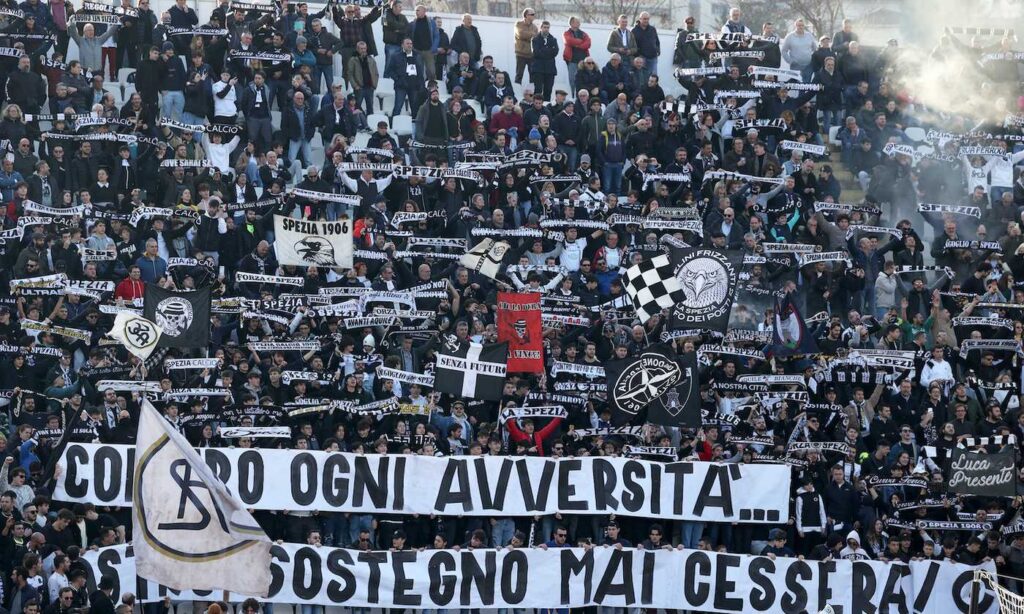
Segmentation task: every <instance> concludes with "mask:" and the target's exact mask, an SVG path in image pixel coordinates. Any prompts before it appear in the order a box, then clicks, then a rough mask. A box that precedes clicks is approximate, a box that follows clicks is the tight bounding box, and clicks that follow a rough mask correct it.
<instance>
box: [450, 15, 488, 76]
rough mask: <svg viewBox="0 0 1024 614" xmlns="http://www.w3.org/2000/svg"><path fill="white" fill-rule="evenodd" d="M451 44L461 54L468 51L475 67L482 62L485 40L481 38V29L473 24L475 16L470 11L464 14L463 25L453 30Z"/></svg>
mask: <svg viewBox="0 0 1024 614" xmlns="http://www.w3.org/2000/svg"><path fill="white" fill-rule="evenodd" d="M451 46H452V49H453V50H454V51H455V52H456V53H458V54H459V55H462V54H463V53H468V54H469V65H470V66H472V67H473V68H474V69H475V68H476V65H477V64H479V63H480V56H481V53H482V50H483V42H482V41H481V40H480V31H479V30H477V29H476V26H474V25H473V16H472V15H470V14H469V13H466V14H465V15H463V16H462V25H460V26H458V27H457V28H455V31H454V32H452V40H451Z"/></svg>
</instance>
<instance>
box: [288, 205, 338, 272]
mask: <svg viewBox="0 0 1024 614" xmlns="http://www.w3.org/2000/svg"><path fill="white" fill-rule="evenodd" d="M274 251H275V253H276V254H277V261H278V262H279V263H281V264H291V265H295V266H301V267H308V266H324V267H330V268H342V269H350V268H352V222H351V220H349V219H348V218H347V217H342V218H341V219H339V220H335V221H333V222H328V221H319V222H317V221H312V220H297V219H295V218H291V217H286V216H283V215H275V216H274Z"/></svg>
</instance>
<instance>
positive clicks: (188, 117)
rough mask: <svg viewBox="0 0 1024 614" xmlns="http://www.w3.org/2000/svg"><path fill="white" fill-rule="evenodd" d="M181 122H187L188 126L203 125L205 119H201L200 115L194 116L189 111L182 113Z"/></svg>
mask: <svg viewBox="0 0 1024 614" xmlns="http://www.w3.org/2000/svg"><path fill="white" fill-rule="evenodd" d="M181 121H183V122H185V123H186V124H192V125H202V123H203V118H202V117H199V116H198V115H192V114H191V113H189V112H188V111H182V112H181Z"/></svg>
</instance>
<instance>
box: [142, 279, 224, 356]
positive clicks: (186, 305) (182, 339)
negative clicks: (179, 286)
mask: <svg viewBox="0 0 1024 614" xmlns="http://www.w3.org/2000/svg"><path fill="white" fill-rule="evenodd" d="M210 289H211V287H210V286H207V287H205V288H201V289H199V290H195V291H193V292H172V291H170V290H165V289H163V288H161V287H160V286H158V285H156V284H146V293H145V297H144V299H143V316H144V317H145V318H146V319H147V320H149V321H150V322H154V323H156V325H157V326H159V327H160V332H161V335H160V340H159V341H158V342H157V347H164V348H200V347H206V345H207V344H208V343H209V342H210Z"/></svg>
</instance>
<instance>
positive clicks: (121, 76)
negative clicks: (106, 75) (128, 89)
mask: <svg viewBox="0 0 1024 614" xmlns="http://www.w3.org/2000/svg"><path fill="white" fill-rule="evenodd" d="M133 74H135V69H134V68H119V69H117V81H118V83H120V84H121V85H127V84H129V83H135V78H134V77H132V76H131V75H133Z"/></svg>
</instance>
